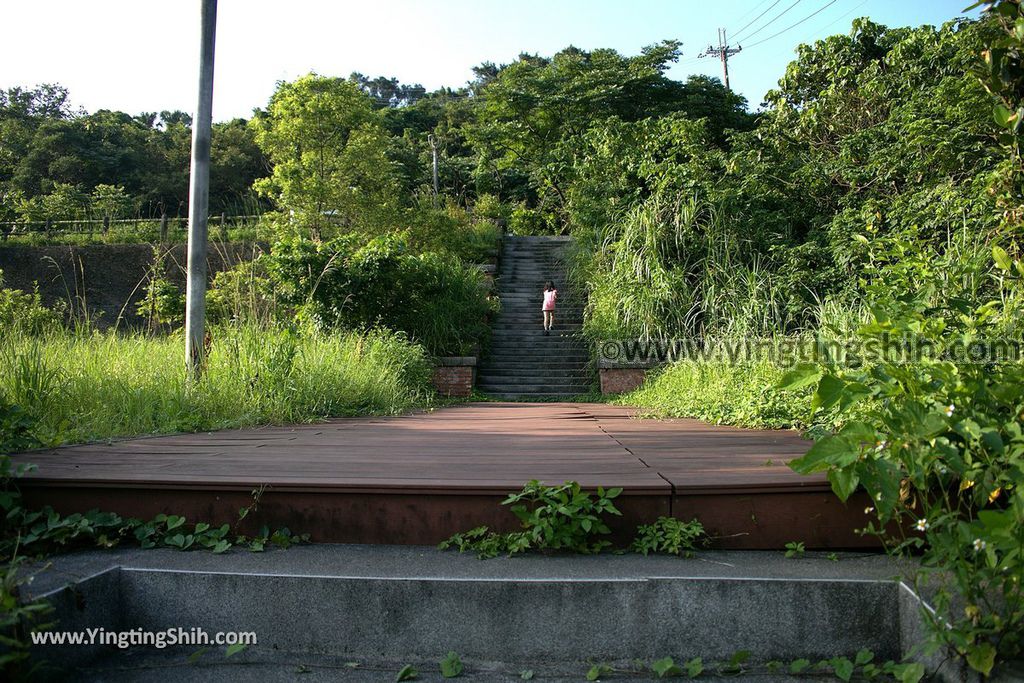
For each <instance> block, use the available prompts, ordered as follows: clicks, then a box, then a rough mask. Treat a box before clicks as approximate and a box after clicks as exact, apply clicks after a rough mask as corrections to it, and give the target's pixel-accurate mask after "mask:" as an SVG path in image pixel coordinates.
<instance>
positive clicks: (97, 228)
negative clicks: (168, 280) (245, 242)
mask: <svg viewBox="0 0 1024 683" xmlns="http://www.w3.org/2000/svg"><path fill="white" fill-rule="evenodd" d="M260 218H262V216H261V215H260V214H248V215H238V216H228V215H227V214H224V213H222V214H220V215H213V216H210V217H209V219H208V220H209V232H210V236H211V237H219V238H220V239H222V240H223V241H225V242H226V241H228V230H229V229H231V228H242V227H255V226H256V225H257V224H258V223H259V221H260ZM112 233H113V234H117V233H123V234H129V235H132V236H135V237H143V236H146V237H150V238H151V240H154V241H155V240H159V241H160V242H176V241H180V240H181V239H183V238H184V237H186V236H187V235H188V220H187V219H186V218H185V217H183V216H175V217H173V218H172V217H169V216H167V214H164V215H162V216H160V217H158V218H113V219H112V218H109V217H106V218H102V219H71V220H60V221H58V220H46V221H0V242H3V241H7V240H9V239H11V238H16V237H31V236H38V237H42V238H48V239H59V238H60V237H61V236H70V235H84V236H88V237H91V236H97V237H100V236H106V235H110V234H112Z"/></svg>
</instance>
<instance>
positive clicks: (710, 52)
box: [697, 28, 743, 90]
mask: <svg viewBox="0 0 1024 683" xmlns="http://www.w3.org/2000/svg"><path fill="white" fill-rule="evenodd" d="M742 49H743V46H742V45H741V46H739V47H729V44H728V43H727V42H726V40H725V29H724V28H720V29H718V47H715V46H714V45H708V49H706V50H704V52H701V53H700V54H699V55H697V56H698V57H718V58H719V59H720V60H722V80H723V82H724V83H725V87H726V89H727V90H732V88H730V87H729V57H731V56H732V55H734V54H736V53H737V52H740V51H741V50H742Z"/></svg>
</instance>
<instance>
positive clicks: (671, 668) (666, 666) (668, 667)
mask: <svg viewBox="0 0 1024 683" xmlns="http://www.w3.org/2000/svg"><path fill="white" fill-rule="evenodd" d="M651 671H653V672H654V673H655V674H656V675H657V676H658V678H671V677H673V676H681V675H682V673H683V670H682V669H680V668H679V667H678V666H676V663H675V661H673V659H672V658H671V657H665V658H664V659H658V660H655V661H653V662H651Z"/></svg>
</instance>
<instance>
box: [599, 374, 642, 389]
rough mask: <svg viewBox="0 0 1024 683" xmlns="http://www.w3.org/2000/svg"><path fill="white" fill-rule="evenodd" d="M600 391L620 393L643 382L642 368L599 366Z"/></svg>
mask: <svg viewBox="0 0 1024 683" xmlns="http://www.w3.org/2000/svg"><path fill="white" fill-rule="evenodd" d="M600 374H601V393H602V394H621V393H625V392H627V391H632V390H633V389H636V388H637V387H638V386H640V385H641V384H643V383H644V375H646V374H647V371H646V370H644V369H643V368H601V370H600Z"/></svg>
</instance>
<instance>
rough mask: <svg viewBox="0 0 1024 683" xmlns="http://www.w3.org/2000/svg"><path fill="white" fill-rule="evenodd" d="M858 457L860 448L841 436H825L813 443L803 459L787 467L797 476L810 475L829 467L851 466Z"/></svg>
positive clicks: (794, 461)
mask: <svg viewBox="0 0 1024 683" xmlns="http://www.w3.org/2000/svg"><path fill="white" fill-rule="evenodd" d="M859 455H860V448H859V447H856V446H854V445H853V444H852V443H850V442H849V441H848V440H847V439H845V438H843V437H841V436H834V435H833V436H826V437H825V438H823V439H821V440H820V441H817V442H815V444H814V445H813V446H811V448H810V450H809V451H807V453H805V454H804V456H803V457H800V458H797V459H796V460H792V461H790V463H789V467H790V469H792V470H793V471H794V472H797V473H799V474H810V473H812V472H821V471H824V470H826V469H828V468H829V466H830V465H835V466H843V465H848V464H852V463H853V462H855V461H856V460H857V457H858V456H859Z"/></svg>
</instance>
